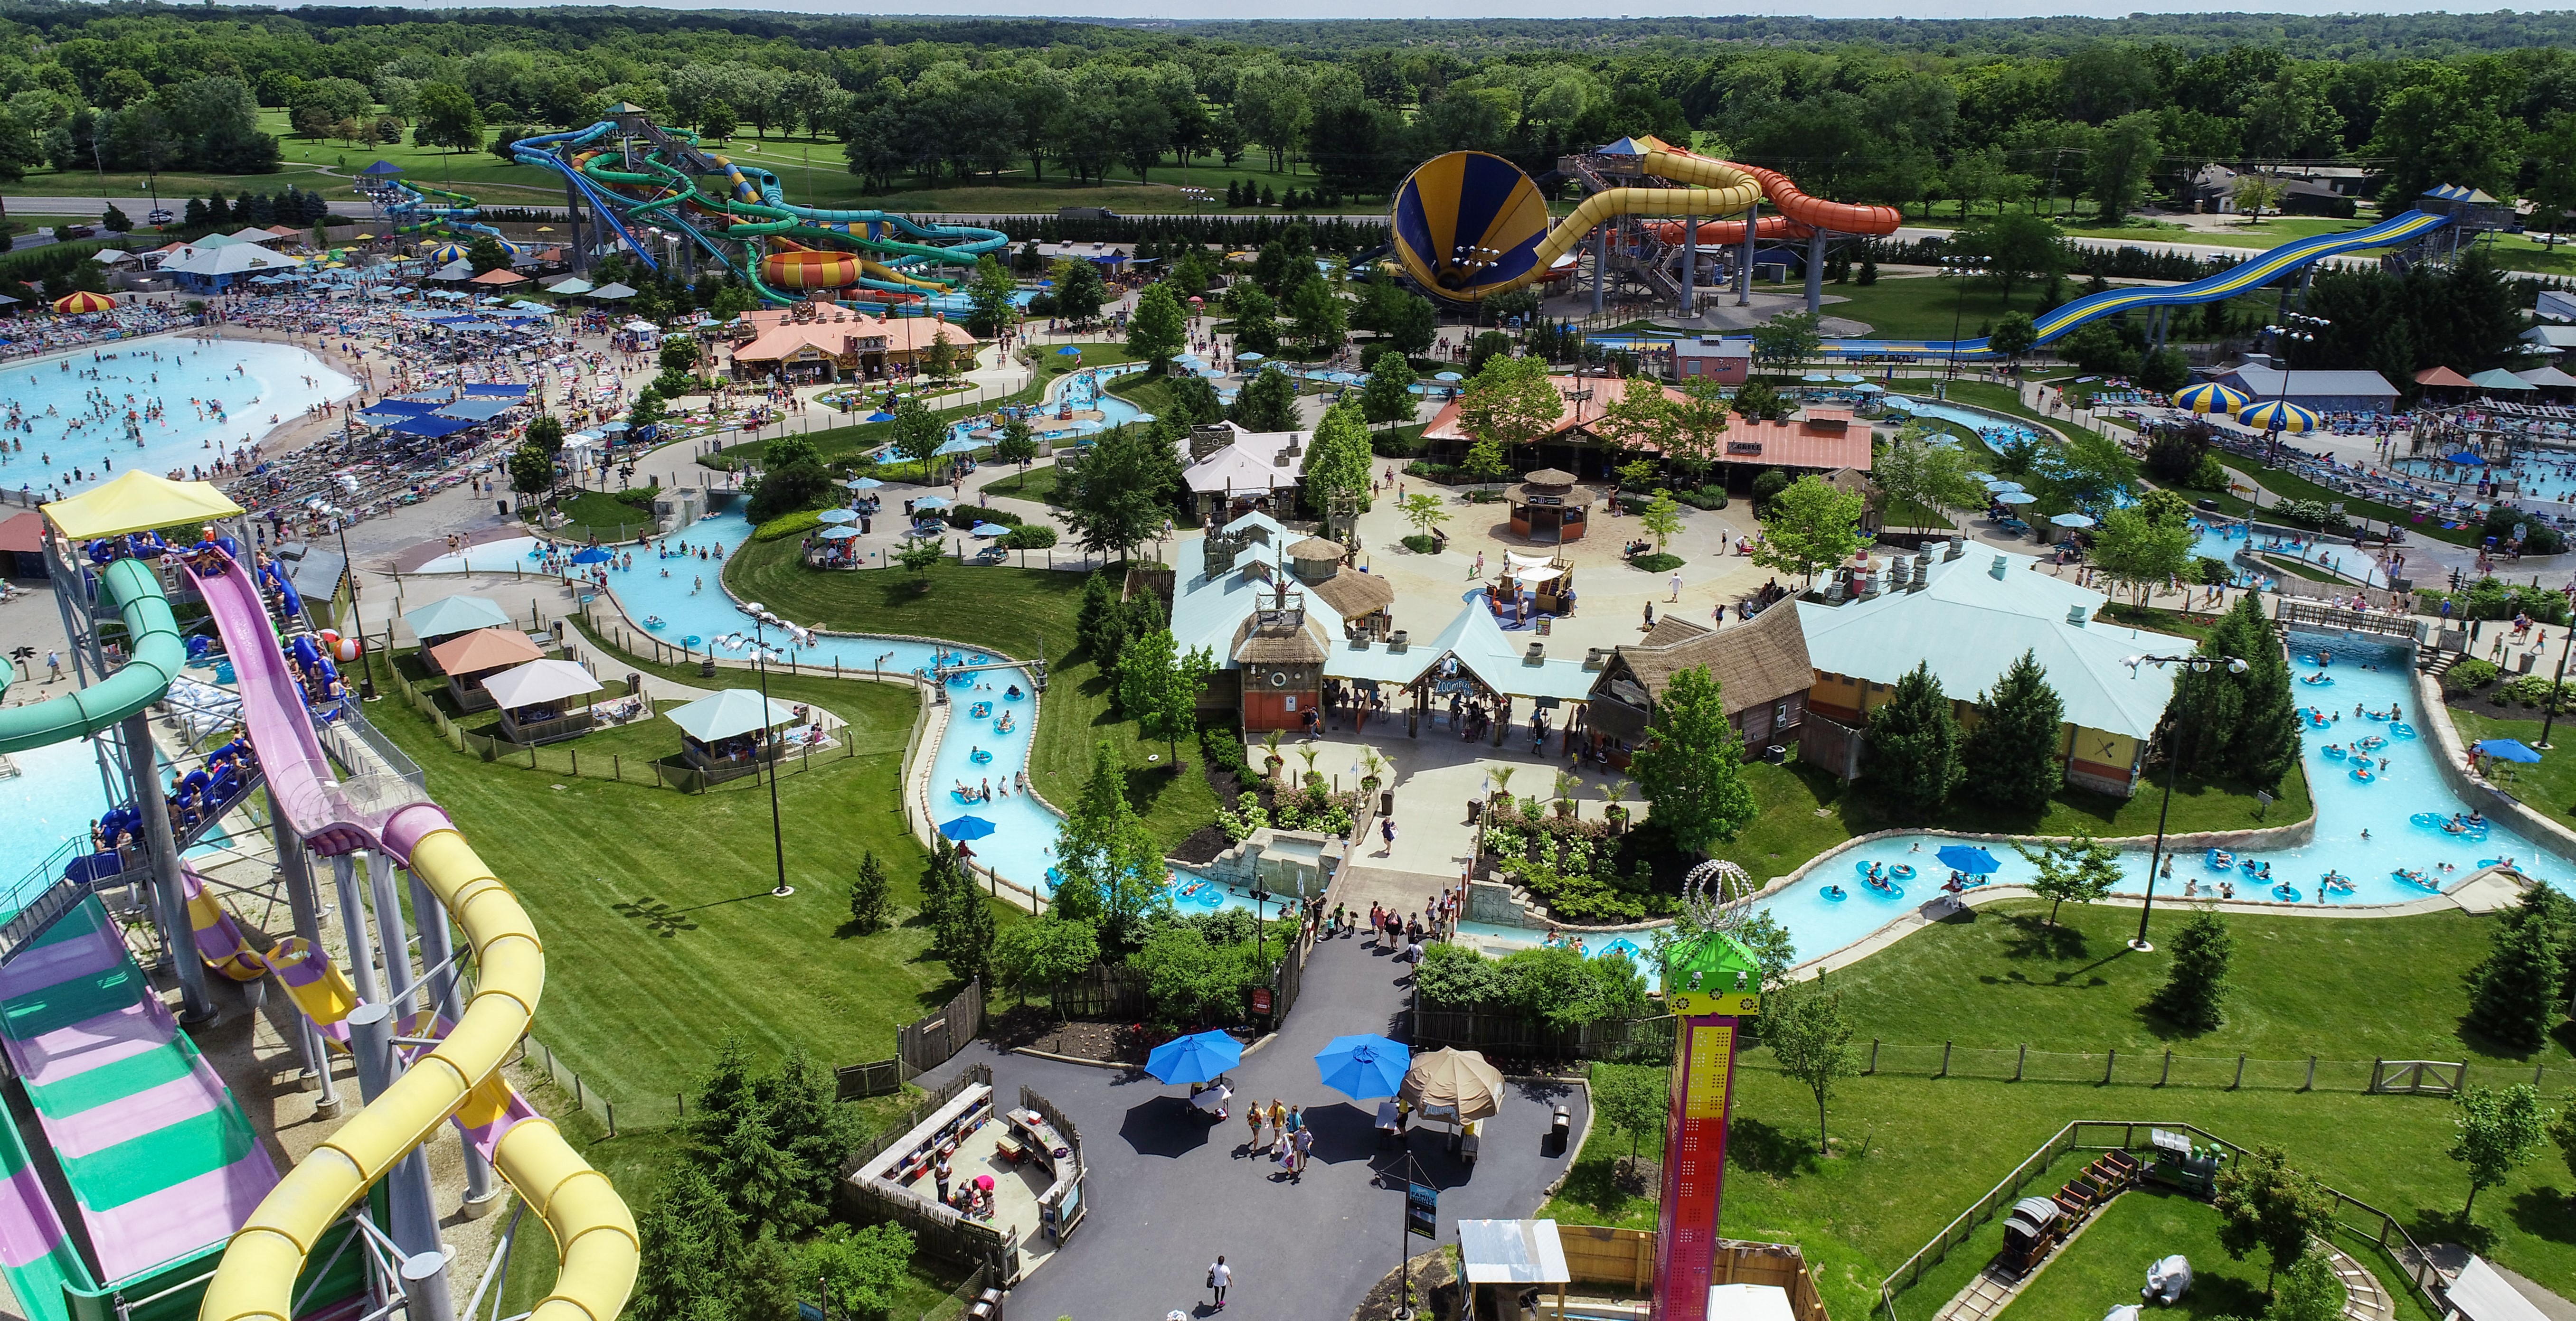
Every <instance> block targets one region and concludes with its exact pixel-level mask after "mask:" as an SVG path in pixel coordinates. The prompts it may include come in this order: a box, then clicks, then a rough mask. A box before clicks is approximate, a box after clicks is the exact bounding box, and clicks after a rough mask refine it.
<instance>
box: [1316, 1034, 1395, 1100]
mask: <svg viewBox="0 0 2576 1321" xmlns="http://www.w3.org/2000/svg"><path fill="white" fill-rule="evenodd" d="M1412 1067H1413V1052H1412V1051H1411V1050H1409V1049H1407V1048H1405V1047H1404V1046H1403V1045H1402V1044H1400V1043H1398V1042H1393V1041H1389V1040H1387V1039H1386V1038H1384V1037H1381V1036H1378V1035H1377V1034H1375V1033H1370V1032H1362V1033H1358V1034H1355V1035H1352V1036H1346V1037H1335V1038H1333V1040H1332V1044H1330V1045H1327V1046H1325V1047H1324V1048H1323V1049H1322V1050H1320V1051H1318V1052H1316V1054H1315V1071H1316V1072H1317V1073H1318V1074H1320V1075H1321V1076H1322V1078H1323V1083H1324V1085H1325V1086H1326V1087H1330V1088H1332V1089H1333V1090H1334V1091H1337V1092H1340V1093H1341V1094H1342V1095H1344V1096H1347V1097H1349V1098H1351V1099H1352V1100H1354V1101H1374V1100H1376V1099H1378V1098H1380V1097H1384V1096H1393V1095H1395V1091H1396V1088H1397V1087H1399V1086H1401V1085H1403V1082H1404V1075H1405V1071H1406V1070H1408V1069H1411V1068H1412Z"/></svg>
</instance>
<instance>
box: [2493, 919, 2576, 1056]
mask: <svg viewBox="0 0 2576 1321" xmlns="http://www.w3.org/2000/svg"><path fill="white" fill-rule="evenodd" d="M2489 941H2490V947H2489V949H2488V951H2487V957H2486V958H2485V959H2484V960H2482V961H2480V962H2479V964H2478V966H2477V967H2475V968H2472V969H2470V970H2469V973H2468V977H2467V983H2468V989H2469V1012H2468V1016H2467V1020H2466V1021H2467V1023H2468V1026H2469V1027H2470V1028H2472V1029H2473V1030H2475V1031H2476V1032H2478V1033H2479V1034H2480V1035H2482V1036H2485V1037H2487V1038H2488V1039H2490V1040H2492V1041H2495V1042H2496V1043H2498V1044H2500V1045H2503V1046H2507V1047H2510V1048H2512V1049H2514V1050H2537V1049H2539V1048H2540V1047H2542V1046H2543V1045H2545V1044H2547V1043H2548V1040H2549V1035H2550V1032H2551V1030H2552V1029H2554V1028H2556V1027H2557V1026H2558V1024H2559V1023H2560V1022H2562V1021H2564V1020H2565V1019H2566V1018H2567V1017H2568V1014H2569V999H2570V997H2571V996H2576V899H2570V898H2568V897H2567V895H2566V894H2565V893H2564V892H2562V891H2559V890H2556V889H2553V888H2551V887H2549V886H2547V885H2534V886H2532V887H2531V888H2530V889H2528V890H2525V891H2524V892H2523V897H2522V902H2521V903H2520V904H2518V905H2516V906H2514V907H2512V908H2509V909H2507V910H2505V912H2504V914H2503V915H2502V917H2501V918H2500V919H2499V920H2498V924H2497V926H2496V929H2495V932H2494V934H2493V935H2492V936H2491V937H2490V938H2489Z"/></svg>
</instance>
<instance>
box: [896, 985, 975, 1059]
mask: <svg viewBox="0 0 2576 1321" xmlns="http://www.w3.org/2000/svg"><path fill="white" fill-rule="evenodd" d="M983 1031H984V983H983V981H982V979H980V978H979V979H977V980H974V981H970V982H968V983H966V989H965V990H962V991H959V992H958V993H957V998H956V999H953V1000H951V1001H949V1002H948V1007H947V1008H945V1009H942V1010H940V1011H939V1012H937V1013H935V1014H930V1015H927V1016H925V1017H923V1018H921V1019H919V1020H917V1021H914V1022H910V1023H906V1024H904V1025H903V1026H901V1027H898V1028H896V1029H895V1030H894V1053H895V1058H896V1059H898V1060H901V1061H902V1062H903V1067H904V1068H905V1069H906V1070H907V1071H909V1072H910V1073H911V1074H912V1075H914V1076H916V1077H917V1076H919V1075H921V1074H925V1073H928V1072H930V1071H931V1070H932V1069H935V1068H938V1067H939V1066H940V1065H942V1064H946V1063H947V1062H948V1061H949V1060H950V1059H953V1058H955V1056H956V1054H957V1052H959V1051H961V1050H964V1049H966V1043H967V1042H970V1041H973V1040H974V1039H975V1038H976V1037H977V1036H978V1035H980V1034H981V1033H982V1032H983Z"/></svg>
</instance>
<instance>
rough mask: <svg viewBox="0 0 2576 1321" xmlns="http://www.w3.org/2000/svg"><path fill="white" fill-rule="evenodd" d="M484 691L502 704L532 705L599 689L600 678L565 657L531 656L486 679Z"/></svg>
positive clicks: (509, 705)
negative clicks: (528, 659)
mask: <svg viewBox="0 0 2576 1321" xmlns="http://www.w3.org/2000/svg"><path fill="white" fill-rule="evenodd" d="M483 691H485V692H487V693H490V694H492V700H493V701H496V702H499V703H500V704H501V705H503V706H505V707H518V706H535V705H536V704H538V703H540V702H558V701H561V700H563V699H564V698H567V697H579V696H581V695H582V694H584V693H595V692H598V691H599V680H597V679H594V678H592V677H590V671H588V670H585V669H583V668H582V667H580V666H578V665H575V664H573V663H572V662H571V661H568V660H533V661H529V662H528V663H527V664H525V665H522V666H519V667H518V668H517V669H512V670H503V671H501V672H500V673H499V674H496V675H493V676H492V677H491V678H489V679H485V680H484V681H483Z"/></svg>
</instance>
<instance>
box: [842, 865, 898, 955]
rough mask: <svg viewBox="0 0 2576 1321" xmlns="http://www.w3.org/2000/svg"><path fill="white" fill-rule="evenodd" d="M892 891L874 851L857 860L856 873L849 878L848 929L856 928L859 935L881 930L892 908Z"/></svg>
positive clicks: (883, 867)
mask: <svg viewBox="0 0 2576 1321" xmlns="http://www.w3.org/2000/svg"><path fill="white" fill-rule="evenodd" d="M892 891H893V887H892V886H891V885H889V884H888V883H887V880H886V869H885V864H884V863H882V862H879V861H877V851H876V850H875V849H869V850H867V851H866V852H865V853H864V854H862V855H861V857H860V858H859V870H858V872H857V873H856V874H855V875H853V876H852V877H851V878H850V925H852V926H854V927H857V928H858V930H859V934H860V935H863V936H864V935H867V934H869V933H870V932H874V931H878V930H882V929H883V928H884V926H885V924H886V917H887V912H888V909H889V908H890V907H891V906H892V900H893V893H892Z"/></svg>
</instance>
